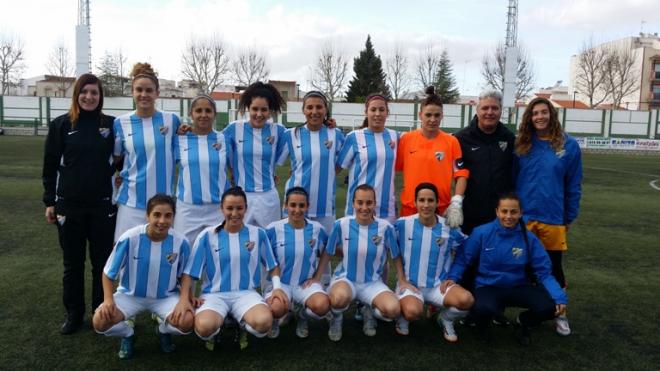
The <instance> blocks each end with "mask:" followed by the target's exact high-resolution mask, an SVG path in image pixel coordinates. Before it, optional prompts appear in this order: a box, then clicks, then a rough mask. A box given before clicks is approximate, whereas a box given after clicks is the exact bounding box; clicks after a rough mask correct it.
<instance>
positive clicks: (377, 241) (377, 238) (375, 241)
mask: <svg viewBox="0 0 660 371" xmlns="http://www.w3.org/2000/svg"><path fill="white" fill-rule="evenodd" d="M382 240H383V238H382V237H381V236H379V235H377V234H376V235H374V236H373V237H371V242H373V243H374V245H378V244H379V243H380V241H382Z"/></svg>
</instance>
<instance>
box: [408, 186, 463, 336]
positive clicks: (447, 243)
mask: <svg viewBox="0 0 660 371" xmlns="http://www.w3.org/2000/svg"><path fill="white" fill-rule="evenodd" d="M415 207H416V208H417V214H415V215H411V216H406V217H403V218H400V219H399V220H397V221H396V224H395V228H396V231H397V235H398V241H399V248H400V250H401V253H400V256H399V258H397V259H396V260H395V263H396V265H397V268H398V269H397V272H402V273H403V274H402V275H400V276H399V277H398V284H397V289H396V292H397V295H398V296H399V300H400V303H401V317H399V318H398V319H397V323H396V332H397V333H398V334H400V335H408V321H412V320H417V319H419V318H420V317H421V316H422V312H423V307H424V303H425V302H426V303H429V304H432V305H434V306H436V307H444V308H445V309H444V310H442V311H441V312H440V313H439V314H438V319H437V320H438V324H439V325H440V326H441V327H442V328H443V330H444V334H443V335H444V337H445V339H446V340H447V341H449V342H455V341H457V340H458V336H457V335H456V332H455V331H454V320H455V319H457V318H461V317H462V316H465V315H466V314H467V310H468V309H470V307H471V306H472V304H473V303H474V298H473V297H472V295H471V294H470V292H468V291H467V290H465V289H463V288H462V287H461V286H459V285H452V286H449V287H448V288H447V289H446V290H444V291H443V290H440V284H441V282H442V280H443V279H445V276H446V275H447V272H448V270H449V267H450V266H451V263H452V261H453V256H454V255H455V251H456V248H457V247H459V246H461V244H462V243H463V241H464V240H465V239H466V237H465V235H463V234H462V233H461V232H459V231H458V229H451V230H450V229H449V227H448V226H447V225H445V220H444V219H443V218H442V217H440V216H438V215H437V214H436V210H437V208H438V190H437V188H436V187H435V185H433V184H431V183H421V184H419V185H418V186H417V187H416V189H415Z"/></svg>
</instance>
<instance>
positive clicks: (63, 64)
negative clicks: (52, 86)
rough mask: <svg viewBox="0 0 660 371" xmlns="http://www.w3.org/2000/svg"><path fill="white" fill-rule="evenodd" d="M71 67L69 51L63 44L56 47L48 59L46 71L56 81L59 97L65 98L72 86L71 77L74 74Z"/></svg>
mask: <svg viewBox="0 0 660 371" xmlns="http://www.w3.org/2000/svg"><path fill="white" fill-rule="evenodd" d="M73 67H74V66H73V63H71V55H70V53H69V49H68V48H67V47H66V46H65V45H64V43H60V44H58V45H56V46H55V47H54V48H53V50H52V51H51V52H50V56H49V57H48V62H47V63H46V70H48V73H49V74H50V75H53V76H55V78H56V79H57V91H58V95H59V96H60V97H65V96H66V92H67V90H69V88H70V87H71V85H72V84H73V80H72V78H71V75H73V73H74V68H73Z"/></svg>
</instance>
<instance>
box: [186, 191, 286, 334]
mask: <svg viewBox="0 0 660 371" xmlns="http://www.w3.org/2000/svg"><path fill="white" fill-rule="evenodd" d="M220 207H221V208H222V212H223V214H224V217H225V220H224V222H222V224H220V225H219V226H217V227H209V228H207V229H205V230H204V231H202V233H200V234H199V236H198V237H197V240H196V241H195V245H194V246H193V251H192V254H191V258H190V261H189V262H188V265H187V266H186V269H185V274H184V275H183V278H182V279H181V291H182V295H181V303H182V304H185V303H188V302H189V300H187V298H186V296H187V295H189V293H190V290H189V288H190V287H191V286H192V281H193V280H198V279H200V278H201V277H202V276H203V275H204V274H205V279H204V283H203V285H202V295H201V296H200V300H202V301H203V304H202V305H201V306H200V307H199V308H198V309H197V311H196V313H195V332H196V333H197V335H198V336H199V337H200V338H202V339H203V340H211V339H212V338H213V337H214V336H215V335H216V334H217V333H218V332H219V331H220V328H221V326H222V324H223V322H224V320H225V318H227V315H229V314H231V316H232V317H233V318H235V319H236V320H237V321H238V322H239V323H240V325H241V326H242V327H243V328H244V329H245V330H247V331H248V332H250V333H251V334H253V335H254V336H257V337H264V336H266V333H267V332H268V331H269V330H270V328H271V324H272V322H273V314H271V310H270V308H269V305H271V306H277V305H280V304H281V306H282V308H288V300H287V297H286V294H285V293H284V291H282V287H281V283H280V280H279V268H278V267H277V262H276V261H275V257H274V256H273V251H272V249H271V247H270V242H269V240H268V236H267V235H266V231H264V230H263V229H261V228H259V227H255V226H252V225H247V224H243V217H244V216H245V213H246V211H247V197H246V195H245V192H243V190H242V189H241V188H240V187H233V188H229V189H228V190H226V191H225V192H224V193H223V195H222V198H221V200H220ZM260 262H261V264H263V265H264V266H265V267H266V269H267V270H268V271H269V272H270V274H271V278H272V281H273V287H274V289H273V295H272V297H271V298H269V300H268V301H267V302H264V300H263V298H262V297H261V295H259V293H257V291H255V288H256V287H258V286H259V283H260V282H261V268H260V266H259V263H260ZM278 302H280V303H278ZM267 303H268V304H267ZM284 313H285V312H282V313H277V314H276V317H280V316H282V315H284ZM245 345H247V344H245Z"/></svg>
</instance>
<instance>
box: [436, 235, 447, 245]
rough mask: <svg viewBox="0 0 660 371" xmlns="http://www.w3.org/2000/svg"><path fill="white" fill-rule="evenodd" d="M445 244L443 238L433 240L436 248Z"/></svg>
mask: <svg viewBox="0 0 660 371" xmlns="http://www.w3.org/2000/svg"><path fill="white" fill-rule="evenodd" d="M443 243H445V239H444V238H443V237H438V238H436V239H435V244H436V245H438V246H442V244H443Z"/></svg>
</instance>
